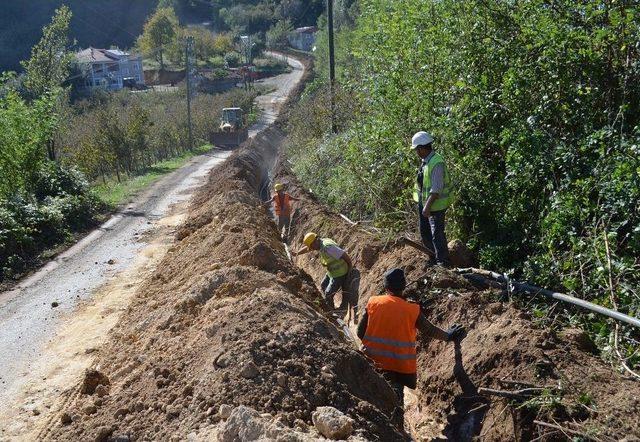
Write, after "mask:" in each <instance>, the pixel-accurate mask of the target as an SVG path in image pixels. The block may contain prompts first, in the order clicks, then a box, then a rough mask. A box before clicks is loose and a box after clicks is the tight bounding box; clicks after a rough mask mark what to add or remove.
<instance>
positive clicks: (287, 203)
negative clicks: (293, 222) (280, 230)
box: [273, 193, 291, 216]
mask: <svg viewBox="0 0 640 442" xmlns="http://www.w3.org/2000/svg"><path fill="white" fill-rule="evenodd" d="M273 201H274V203H275V210H276V215H277V216H280V215H281V214H282V215H284V216H288V215H289V214H290V213H291V199H290V198H289V194H288V193H285V194H284V195H283V196H282V198H280V195H278V194H277V193H276V194H275V196H274V200H273Z"/></svg>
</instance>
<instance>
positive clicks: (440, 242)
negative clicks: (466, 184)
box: [411, 131, 452, 267]
mask: <svg viewBox="0 0 640 442" xmlns="http://www.w3.org/2000/svg"><path fill="white" fill-rule="evenodd" d="M433 142H434V139H433V136H432V135H431V134H430V133H427V132H422V131H421V132H418V133H416V134H415V135H414V136H413V138H412V139H411V147H412V148H413V149H414V151H415V152H416V155H418V157H419V158H420V159H421V160H422V161H421V163H420V167H419V168H418V173H417V177H416V187H415V192H414V194H413V199H414V201H415V202H416V203H417V204H418V220H419V226H420V236H421V237H422V242H423V243H424V246H425V247H426V248H427V249H429V250H431V251H433V253H434V255H435V259H436V262H437V264H439V265H442V266H445V267H448V266H449V250H448V248H447V237H446V234H445V212H446V210H447V208H448V207H449V206H450V205H451V198H452V194H451V190H452V189H451V178H450V176H449V171H448V170H447V165H446V163H445V162H444V159H443V158H442V155H440V154H439V153H437V152H436V151H435V150H434V149H433Z"/></svg>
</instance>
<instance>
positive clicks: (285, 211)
mask: <svg viewBox="0 0 640 442" xmlns="http://www.w3.org/2000/svg"><path fill="white" fill-rule="evenodd" d="M273 190H275V191H276V193H275V194H274V195H273V196H272V197H271V199H270V200H269V201H265V202H264V205H265V206H269V205H270V204H271V203H273V209H274V211H275V213H276V218H278V220H277V221H278V232H279V233H280V236H282V238H283V239H285V240H286V239H287V236H288V234H289V225H290V224H291V201H300V199H299V198H295V197H293V196H291V195H289V193H288V192H285V191H284V184H282V183H276V184H275V186H273ZM283 228H284V233H282V229H283Z"/></svg>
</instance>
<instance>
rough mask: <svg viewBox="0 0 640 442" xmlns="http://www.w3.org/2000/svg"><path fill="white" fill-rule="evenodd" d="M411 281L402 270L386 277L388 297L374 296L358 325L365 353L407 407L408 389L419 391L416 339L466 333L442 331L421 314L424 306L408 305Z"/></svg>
mask: <svg viewBox="0 0 640 442" xmlns="http://www.w3.org/2000/svg"><path fill="white" fill-rule="evenodd" d="M406 286H407V281H406V279H405V276H404V271H403V270H402V269H391V270H389V271H387V273H385V275H384V288H385V294H383V295H380V296H372V297H371V298H370V299H369V302H368V304H367V307H366V310H365V312H364V314H363V315H362V317H361V318H360V322H359V323H358V337H359V338H360V339H361V340H362V347H363V352H364V353H365V354H366V355H367V356H368V357H369V358H370V359H372V360H373V362H374V363H375V365H376V367H377V368H379V369H380V370H382V375H383V376H384V378H385V379H386V380H387V381H388V382H389V384H390V385H391V387H392V388H393V390H394V391H395V392H396V394H397V396H398V398H399V399H400V404H401V405H402V407H404V387H409V388H411V389H415V388H416V382H417V374H416V372H417V370H416V337H417V332H418V331H420V335H421V337H422V338H425V337H431V338H435V339H439V340H441V341H458V340H461V339H463V338H464V336H465V333H466V332H465V329H464V327H462V326H461V325H454V326H453V327H451V328H449V329H448V330H446V331H445V330H442V329H440V328H438V327H436V326H435V325H433V324H432V323H431V322H430V321H429V320H428V319H427V318H426V316H425V315H424V313H422V312H421V311H420V305H418V304H416V303H414V302H410V301H407V300H406V299H405V297H404V294H403V293H404V289H405V287H406Z"/></svg>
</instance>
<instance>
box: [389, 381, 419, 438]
mask: <svg viewBox="0 0 640 442" xmlns="http://www.w3.org/2000/svg"><path fill="white" fill-rule="evenodd" d="M382 377H384V378H385V379H386V381H387V382H388V383H389V386H390V387H391V389H392V390H393V392H394V393H395V394H396V396H397V397H398V402H399V403H400V404H399V405H400V406H399V407H396V408H395V409H394V410H393V414H392V415H391V421H392V422H393V423H394V425H397V426H398V427H400V428H401V429H402V428H404V387H405V385H406V386H407V387H409V388H412V389H415V388H416V375H415V374H414V375H410V374H403V373H395V372H393V371H386V370H385V371H383V372H382Z"/></svg>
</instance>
